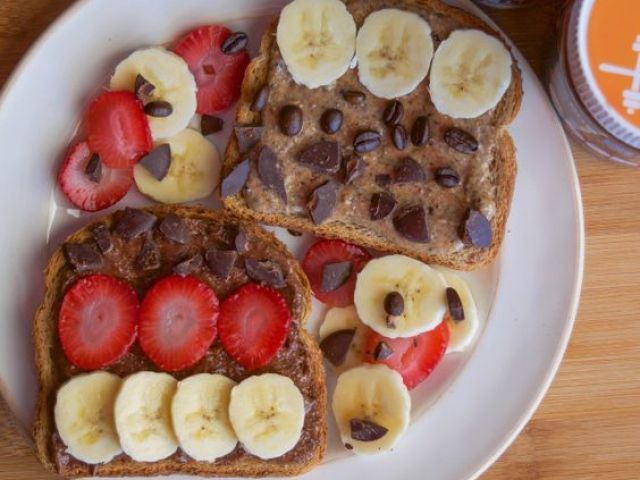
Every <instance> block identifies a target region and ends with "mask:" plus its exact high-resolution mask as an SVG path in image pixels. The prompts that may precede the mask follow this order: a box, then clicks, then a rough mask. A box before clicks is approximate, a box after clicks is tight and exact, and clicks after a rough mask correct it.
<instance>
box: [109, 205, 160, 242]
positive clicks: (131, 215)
mask: <svg viewBox="0 0 640 480" xmlns="http://www.w3.org/2000/svg"><path fill="white" fill-rule="evenodd" d="M156 220H157V218H156V216H155V215H152V214H151V213H149V212H145V211H144V210H139V209H137V208H125V210H124V212H122V214H121V215H120V217H119V218H118V221H117V222H116V224H115V227H114V229H113V231H114V233H115V234H116V235H119V236H121V237H122V238H125V239H131V238H136V237H138V236H140V235H142V234H143V233H145V232H148V231H149V230H151V229H152V228H153V226H154V225H155V223H156Z"/></svg>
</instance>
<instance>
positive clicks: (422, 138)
mask: <svg viewBox="0 0 640 480" xmlns="http://www.w3.org/2000/svg"><path fill="white" fill-rule="evenodd" d="M411 141H412V142H413V144H414V145H415V146H416V147H422V146H424V145H426V144H427V143H429V117H425V116H422V117H418V118H416V120H415V122H413V127H412V128H411Z"/></svg>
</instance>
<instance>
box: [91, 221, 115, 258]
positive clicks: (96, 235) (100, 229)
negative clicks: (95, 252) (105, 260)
mask: <svg viewBox="0 0 640 480" xmlns="http://www.w3.org/2000/svg"><path fill="white" fill-rule="evenodd" d="M91 236H92V237H93V240H94V241H95V242H96V245H98V248H99V249H100V251H101V252H102V253H109V252H110V251H111V249H112V248H113V242H112V241H111V232H109V229H108V228H107V226H106V225H105V224H104V223H99V224H97V225H96V226H95V227H93V228H92V229H91Z"/></svg>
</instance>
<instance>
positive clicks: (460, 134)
mask: <svg viewBox="0 0 640 480" xmlns="http://www.w3.org/2000/svg"><path fill="white" fill-rule="evenodd" d="M444 141H445V142H446V143H447V145H449V146H450V147H451V148H453V149H454V150H455V151H456V152H460V153H464V154H467V155H470V154H472V153H475V152H476V151H477V150H478V141H477V140H476V139H475V137H474V136H473V135H471V134H470V133H469V132H465V131H464V130H461V129H459V128H456V127H451V128H450V129H448V130H447V131H446V132H445V133H444Z"/></svg>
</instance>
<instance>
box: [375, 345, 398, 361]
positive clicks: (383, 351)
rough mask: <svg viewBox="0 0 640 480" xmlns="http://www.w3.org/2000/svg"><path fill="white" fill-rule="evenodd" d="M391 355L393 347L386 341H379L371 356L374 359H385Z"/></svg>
mask: <svg viewBox="0 0 640 480" xmlns="http://www.w3.org/2000/svg"><path fill="white" fill-rule="evenodd" d="M391 355H393V349H392V348H391V347H390V346H389V345H388V344H387V343H386V342H379V343H378V345H376V349H375V350H374V351H373V358H374V359H376V360H386V359H387V358H389V357H390V356H391Z"/></svg>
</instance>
